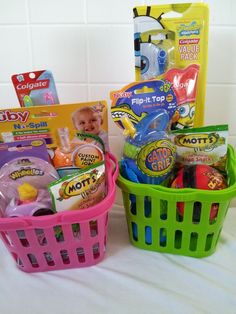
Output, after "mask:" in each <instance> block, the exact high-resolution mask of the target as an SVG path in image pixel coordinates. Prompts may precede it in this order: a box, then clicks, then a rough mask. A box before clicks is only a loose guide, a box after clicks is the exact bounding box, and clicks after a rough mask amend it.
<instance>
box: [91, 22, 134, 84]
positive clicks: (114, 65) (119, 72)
mask: <svg viewBox="0 0 236 314" xmlns="http://www.w3.org/2000/svg"><path fill="white" fill-rule="evenodd" d="M88 45H89V51H88V53H89V58H88V62H89V79H90V82H92V83H117V82H118V83H120V82H132V81H133V80H134V49H133V26H132V25H130V26H124V27H118V26H102V27H100V26H99V27H89V29H88Z"/></svg>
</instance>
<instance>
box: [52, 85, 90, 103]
mask: <svg viewBox="0 0 236 314" xmlns="http://www.w3.org/2000/svg"><path fill="white" fill-rule="evenodd" d="M56 87H57V93H58V97H59V101H60V103H61V104H73V103H77V102H85V101H88V92H87V86H86V85H83V86H81V85H78V84H56Z"/></svg>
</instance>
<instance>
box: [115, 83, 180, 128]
mask: <svg viewBox="0 0 236 314" xmlns="http://www.w3.org/2000/svg"><path fill="white" fill-rule="evenodd" d="M110 97H111V99H112V104H111V106H112V107H111V115H112V119H113V121H114V122H115V123H116V124H117V125H118V126H119V127H121V128H124V126H123V124H122V120H123V118H124V117H125V116H127V117H128V118H129V120H130V122H132V123H133V125H136V124H138V123H139V122H140V121H141V120H142V119H143V118H144V117H145V116H146V115H147V114H149V113H151V112H153V111H156V110H157V109H165V110H166V111H167V113H168V116H169V121H171V119H172V117H173V115H174V113H175V112H176V108H177V99H176V96H175V93H174V89H173V88H172V86H171V84H170V83H169V82H167V81H163V80H150V81H145V82H134V83H131V84H129V85H127V86H124V87H123V88H122V89H121V90H118V91H113V92H111V94H110Z"/></svg>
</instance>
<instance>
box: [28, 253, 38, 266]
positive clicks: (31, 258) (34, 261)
mask: <svg viewBox="0 0 236 314" xmlns="http://www.w3.org/2000/svg"><path fill="white" fill-rule="evenodd" d="M27 256H28V259H29V261H30V264H31V265H32V267H34V268H38V267H39V263H38V261H37V258H36V257H35V255H34V254H32V253H29V254H27Z"/></svg>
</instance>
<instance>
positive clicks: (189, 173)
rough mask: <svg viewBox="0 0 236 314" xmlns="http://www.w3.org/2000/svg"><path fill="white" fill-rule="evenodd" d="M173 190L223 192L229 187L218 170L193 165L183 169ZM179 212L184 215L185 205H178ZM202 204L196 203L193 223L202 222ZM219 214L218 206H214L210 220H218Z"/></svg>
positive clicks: (173, 184) (173, 183)
mask: <svg viewBox="0 0 236 314" xmlns="http://www.w3.org/2000/svg"><path fill="white" fill-rule="evenodd" d="M171 187H172V188H177V189H182V188H195V189H203V190H222V189H225V188H226V187H227V183H226V181H225V179H224V177H223V175H222V174H221V173H220V172H219V171H217V170H216V169H214V168H212V167H210V166H207V165H191V166H184V167H183V168H181V169H180V170H179V172H178V174H177V176H176V178H175V179H174V181H173V182H172V184H171ZM177 208H178V212H179V214H180V215H181V216H183V215H184V203H182V202H178V203H177ZM200 210H201V204H200V203H199V202H195V204H194V210H193V221H194V222H199V221H200ZM217 213H218V204H217V203H215V204H212V206H211V213H210V220H211V221H212V220H213V219H214V218H216V216H217Z"/></svg>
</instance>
